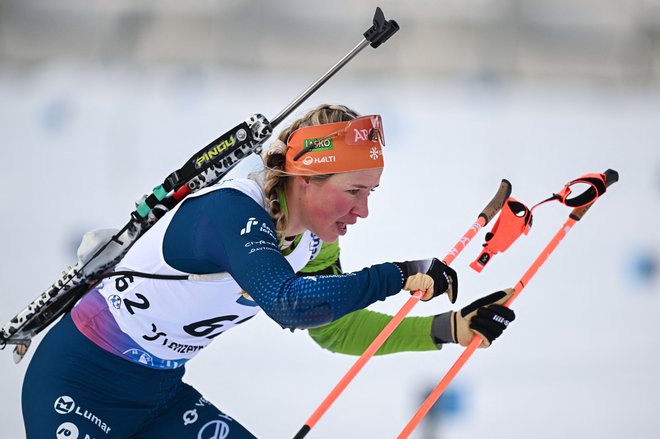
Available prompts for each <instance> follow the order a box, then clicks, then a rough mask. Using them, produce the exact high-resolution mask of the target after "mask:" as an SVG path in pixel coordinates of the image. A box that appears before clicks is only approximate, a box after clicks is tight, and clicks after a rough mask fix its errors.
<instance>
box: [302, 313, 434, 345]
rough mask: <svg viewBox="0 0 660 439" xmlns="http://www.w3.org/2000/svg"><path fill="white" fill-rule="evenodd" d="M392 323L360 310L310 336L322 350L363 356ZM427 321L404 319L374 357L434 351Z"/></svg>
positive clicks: (386, 317) (424, 319)
mask: <svg viewBox="0 0 660 439" xmlns="http://www.w3.org/2000/svg"><path fill="white" fill-rule="evenodd" d="M390 320H392V316H389V315H386V314H381V313H378V312H375V311H371V310H367V309H362V310H358V311H355V312H352V313H350V314H348V315H346V316H344V317H342V318H341V319H339V320H337V321H335V322H332V323H329V324H327V325H324V326H320V327H318V328H310V329H309V335H310V337H312V339H313V340H314V341H315V342H316V343H318V345H319V346H321V347H322V348H324V349H327V350H329V351H331V352H336V353H340V354H348V355H362V353H363V352H364V351H365V349H367V347H369V345H370V344H371V342H372V341H374V339H375V338H376V336H378V334H380V332H381V331H382V330H383V328H385V326H386V325H387V324H388V323H389V322H390ZM432 322H433V316H430V317H406V318H404V319H403V321H402V322H401V324H400V325H399V326H397V328H396V329H395V330H394V332H392V335H390V337H389V338H388V339H387V340H386V341H385V343H383V345H382V346H381V347H380V348H379V349H378V351H376V354H375V355H384V354H393V353H396V352H409V351H436V350H438V346H436V344H435V343H434V342H433V338H432V337H431V323H432Z"/></svg>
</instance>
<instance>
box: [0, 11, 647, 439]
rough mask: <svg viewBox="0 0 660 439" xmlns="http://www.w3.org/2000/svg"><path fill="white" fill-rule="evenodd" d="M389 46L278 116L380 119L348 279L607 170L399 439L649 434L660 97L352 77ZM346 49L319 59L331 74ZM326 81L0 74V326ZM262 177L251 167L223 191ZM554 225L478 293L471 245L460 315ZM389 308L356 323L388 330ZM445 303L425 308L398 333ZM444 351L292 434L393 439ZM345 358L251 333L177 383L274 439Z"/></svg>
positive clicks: (134, 73) (206, 354)
mask: <svg viewBox="0 0 660 439" xmlns="http://www.w3.org/2000/svg"><path fill="white" fill-rule="evenodd" d="M386 12H387V10H386ZM367 17H368V14H367ZM367 22H368V21H367ZM362 27H363V26H360V27H359V28H358V29H357V30H361V28H362ZM401 32H402V33H403V32H404V30H402V31H401ZM356 35H357V36H358V37H359V34H356ZM326 37H327V35H324V34H320V35H310V36H309V38H310V39H312V38H314V39H323V38H326ZM227 44H229V43H228V42H227ZM397 44H403V43H402V42H397V40H396V37H395V38H393V39H392V40H391V42H388V43H386V44H385V45H383V46H382V47H381V48H380V49H378V50H377V51H373V50H372V49H367V50H365V52H364V53H362V54H360V55H359V56H358V57H357V58H356V59H355V60H354V61H352V62H351V64H349V65H348V67H346V69H345V70H344V71H342V72H340V73H339V74H338V75H337V76H336V77H335V78H333V79H332V80H331V81H330V82H328V83H327V84H326V85H325V86H324V87H323V88H322V89H321V90H320V91H319V92H318V93H316V94H315V95H314V96H313V97H312V98H311V99H309V101H308V102H307V103H305V104H303V106H302V107H301V109H300V110H298V111H297V112H296V113H295V114H300V113H301V112H303V110H306V109H308V108H310V107H312V106H314V105H316V104H318V103H324V102H330V103H343V104H346V105H349V106H351V107H354V108H355V109H357V110H358V111H359V112H361V113H363V114H368V113H380V114H382V116H383V121H384V127H385V134H386V140H387V146H386V149H385V154H386V156H385V160H386V170H385V172H384V175H383V178H382V181H381V187H380V188H378V190H377V191H376V192H375V193H374V194H372V198H371V202H370V215H369V218H367V219H366V220H362V221H360V222H358V224H357V225H355V226H353V227H352V228H350V229H349V233H348V235H347V236H346V237H345V238H344V239H343V240H342V247H341V248H342V263H343V267H344V269H345V270H346V271H353V270H358V269H360V268H362V267H364V266H367V265H370V264H373V263H377V262H384V261H393V260H405V259H410V258H426V257H431V256H437V257H440V258H442V257H444V256H445V255H446V253H447V251H448V250H449V249H450V248H451V247H452V246H453V245H454V244H455V242H456V241H457V240H458V238H459V237H460V236H461V235H462V234H463V233H464V232H465V231H466V230H467V229H468V228H469V227H470V225H471V224H472V223H473V222H474V220H475V219H476V216H477V214H478V213H479V211H480V209H481V208H482V207H483V206H484V205H485V204H486V203H487V202H488V201H489V200H490V199H491V197H492V195H493V194H494V193H495V191H496V189H497V188H498V186H499V183H500V180H501V179H502V178H506V179H508V180H509V181H511V183H512V184H513V196H514V197H515V198H517V199H518V200H520V201H523V202H525V203H527V204H529V205H531V204H534V203H536V202H538V201H540V200H542V199H544V198H546V197H547V196H549V195H550V194H551V193H552V192H556V191H558V190H559V189H560V188H561V187H562V186H563V184H564V183H566V182H568V181H569V180H571V179H573V178H576V177H579V176H581V175H582V174H585V173H588V172H602V171H604V170H606V169H608V168H612V169H615V170H617V171H618V172H619V173H620V181H619V182H618V183H617V184H615V185H614V186H612V187H611V189H610V190H608V192H607V193H606V195H605V196H604V197H603V198H602V199H601V200H599V201H598V202H597V203H596V205H594V206H593V207H592V209H591V210H590V211H589V212H588V214H587V215H586V216H585V217H584V219H583V220H582V221H580V222H579V223H577V224H576V226H575V227H574V228H573V229H572V230H571V231H570V233H569V234H568V235H567V236H566V238H565V240H564V241H563V242H562V243H561V244H560V245H559V247H558V248H557V250H556V251H555V253H553V254H552V256H551V257H550V259H549V260H548V261H547V263H546V264H545V265H544V266H543V267H542V268H541V270H540V271H539V272H538V274H537V276H536V277H534V279H533V280H532V281H531V282H530V283H529V285H528V286H527V288H525V289H524V291H523V293H522V294H521V295H520V297H519V299H518V300H517V301H516V302H515V303H514V306H513V308H514V309H515V311H516V313H517V319H516V321H515V322H514V323H513V324H512V325H511V327H510V329H509V330H508V331H507V333H506V334H505V335H504V336H503V337H502V338H501V339H499V340H497V342H496V343H495V344H494V345H493V347H492V348H490V349H488V350H480V351H478V352H476V353H475V355H474V356H473V357H472V359H471V360H470V361H469V362H468V363H467V365H466V366H465V367H464V368H463V370H462V371H461V372H460V373H459V375H458V376H457V378H456V379H455V380H454V381H453V382H452V384H451V385H450V387H449V389H448V392H447V393H448V396H450V397H451V400H450V401H449V402H448V403H447V404H448V405H449V406H450V407H449V409H447V410H446V411H444V412H443V411H441V412H440V414H439V415H437V416H429V417H428V418H429V419H427V420H425V421H424V423H423V424H422V425H420V427H419V428H418V430H417V431H416V432H415V434H414V435H413V437H416V438H431V437H433V438H436V437H437V438H447V439H462V438H474V437H485V436H487V437H491V438H507V439H517V438H521V439H522V438H531V437H533V438H538V439H546V438H547V439H550V438H558V437H561V438H576V439H583V438H622V437H627V438H637V439H652V438H656V437H658V431H660V420H659V418H658V416H657V409H658V407H660V374H659V373H658V371H659V370H660V353H659V351H660V335H659V334H660V318H659V314H660V313H659V311H660V294H659V293H660V280H659V279H658V275H657V271H658V260H659V259H660V233H658V224H657V223H658V218H659V217H660V147H659V139H660V89H659V88H658V87H657V86H650V85H648V84H641V85H640V84H634V83H633V84H630V83H625V84H617V85H616V86H612V85H611V84H603V83H600V82H590V81H586V80H584V79H580V80H575V81H558V82H525V81H515V80H507V81H487V80H482V79H481V78H479V77H467V78H466V77H461V78H453V79H447V78H446V77H443V78H442V79H437V78H435V77H434V76H433V75H432V74H428V75H423V74H422V75H415V76H411V77H408V76H406V75H392V76H389V75H387V74H381V75H376V76H374V75H365V74H363V73H361V72H360V68H359V66H360V64H369V63H371V62H383V61H384V60H387V57H388V49H390V48H391V47H396V45H397ZM338 46H339V45H338ZM388 46H389V47H388ZM351 47H352V46H346V47H336V48H335V49H334V50H333V51H332V52H328V51H326V52H325V53H324V58H327V66H328V67H329V66H330V65H332V64H333V63H334V62H335V61H336V60H337V59H338V58H339V57H340V56H342V55H343V54H344V53H346V51H348V50H349V49H350V48H351ZM399 49H400V48H399ZM279 50H281V51H282V52H283V53H287V52H295V50H296V47H295V45H294V43H292V44H291V45H289V46H287V47H280V48H279ZM324 71H325V70H324V69H319V71H318V72H317V73H313V72H309V71H305V72H296V71H292V72H270V71H266V70H260V69H256V70H255V69H241V68H220V67H219V66H211V65H208V66H207V65H203V64H201V65H195V66H190V65H183V66H180V65H169V66H150V67H145V66H135V65H130V64H122V63H107V64H102V63H89V62H82V61H80V60H58V61H51V62H48V63H43V64H39V65H32V66H30V67H29V68H26V67H25V66H22V67H17V66H15V65H12V64H4V65H0V164H1V165H0V166H1V170H2V171H1V172H0V184H1V185H2V187H3V189H2V191H1V195H0V196H1V200H2V202H1V203H0V218H1V221H2V223H1V224H2V233H1V234H0V249H2V257H1V259H0V261H1V264H0V279H1V285H0V293H1V296H0V297H1V305H0V323H4V322H5V321H6V320H8V319H9V318H11V317H12V316H13V315H14V314H15V313H16V312H17V311H19V310H20V309H21V308H22V307H23V306H25V305H26V304H27V303H28V302H29V301H30V300H32V299H33V298H34V297H36V296H37V295H38V294H39V293H41V292H42V291H43V290H44V289H46V287H47V286H48V285H50V283H51V282H52V281H54V280H55V279H56V278H57V277H58V275H59V272H60V271H61V270H62V269H64V268H65V267H66V266H68V265H69V264H71V263H73V262H74V261H75V249H76V247H77V244H78V241H79V239H80V237H81V235H82V233H83V232H84V231H86V230H89V229H93V228H100V227H119V226H122V225H123V224H124V223H125V222H126V221H127V220H128V215H129V213H130V211H131V210H132V209H133V200H135V199H137V198H138V197H139V196H140V195H142V194H143V193H145V192H148V191H150V190H151V188H153V187H154V186H156V185H158V184H160V182H161V181H162V179H163V178H164V177H165V176H166V175H167V174H169V172H171V171H172V170H174V169H175V168H178V167H179V166H180V165H181V164H183V162H184V161H185V160H186V159H187V158H188V157H189V156H190V155H192V154H193V153H194V152H196V151H197V150H198V149H200V148H201V147H202V146H204V145H206V144H207V143H208V142H209V141H211V140H213V139H214V138H216V137H217V136H218V135H220V134H222V133H223V132H224V131H225V130H226V129H228V128H231V127H232V126H234V125H236V124H237V123H238V122H240V121H241V120H243V119H244V118H245V117H247V116H248V115H250V114H252V113H255V112H259V113H263V114H264V115H266V116H267V117H270V118H272V117H273V116H274V115H275V114H276V113H278V112H279V110H280V109H282V108H283V107H284V106H285V105H286V104H287V103H289V102H290V101H291V100H292V99H293V98H294V97H295V96H297V95H298V94H299V93H300V92H301V91H302V90H303V89H304V88H306V86H308V85H309V84H310V83H311V82H312V81H314V80H315V79H316V78H317V76H318V75H320V74H321V73H323V72H324ZM292 119H293V117H291V118H289V120H292ZM259 165H260V163H259V161H258V160H257V159H256V158H255V157H252V158H250V159H248V160H246V161H245V162H244V163H242V164H241V166H240V167H239V168H238V169H237V170H236V171H235V172H234V173H233V174H232V175H233V176H241V175H245V174H247V173H248V172H249V171H251V170H254V169H257V168H258V167H259ZM569 212H570V209H568V208H566V207H564V206H561V205H560V204H558V203H553V204H548V205H544V206H542V207H540V208H539V209H537V210H536V211H535V218H534V225H533V228H532V231H531V233H530V234H529V236H526V237H522V238H521V239H520V240H519V241H518V242H516V243H515V244H514V245H513V246H512V247H511V248H510V249H509V250H508V251H507V252H506V253H505V254H503V255H498V256H496V257H495V258H494V259H493V260H492V262H491V263H490V264H489V266H488V267H487V268H486V269H485V270H484V271H483V272H482V273H481V274H477V273H475V272H474V271H472V270H471V269H470V268H469V267H468V264H469V263H470V262H471V261H472V260H474V258H475V257H476V256H477V255H478V253H479V249H480V248H481V247H480V246H481V243H482V242H483V236H484V233H483V232H481V233H480V234H479V235H477V237H476V238H475V241H474V242H473V243H472V244H470V246H468V248H467V249H466V250H465V251H464V252H463V254H461V255H460V257H459V258H457V260H456V261H455V263H454V267H455V268H456V269H457V270H458V272H459V276H460V287H461V288H460V296H459V301H458V304H457V305H460V306H463V305H466V304H467V303H469V302H471V301H472V300H474V299H476V298H478V297H480V296H482V295H484V294H486V293H490V292H492V291H495V290H496V289H500V288H504V287H509V286H513V285H514V284H515V283H516V282H517V280H518V279H519V278H520V277H521V276H522V274H523V273H524V271H525V270H526V269H527V268H528V266H529V265H530V263H531V262H532V260H533V259H534V258H535V257H536V255H537V254H538V253H539V252H540V251H541V249H542V248H543V247H544V246H545V245H546V244H547V242H548V241H549V239H550V238H551V236H552V235H553V234H554V233H555V232H556V231H557V230H559V228H560V227H561V225H562V224H563V222H564V221H565V220H566V219H567V217H568V213H569ZM228 214H231V212H228ZM488 229H489V228H488ZM654 264H655V268H653V267H654ZM406 299H407V294H406V293H402V294H400V295H399V296H395V297H392V298H390V299H388V300H387V301H385V302H382V303H378V304H375V305H374V306H372V307H371V308H372V309H375V310H379V311H382V312H388V313H395V312H396V311H397V310H398V309H399V308H400V307H401V306H402V305H403V303H404V302H405V300H406ZM449 306H450V304H449V303H448V301H447V300H446V299H445V298H444V297H440V298H438V299H435V300H433V301H431V302H428V303H420V304H418V305H417V306H416V307H415V309H414V310H413V312H412V314H414V315H432V314H435V313H439V312H443V311H445V310H447V309H449ZM39 338H40V337H39ZM61 348H62V350H63V351H65V350H66V349H67V347H66V346H62V347H61ZM33 351H34V347H33V348H32V349H31V352H30V354H29V355H28V356H27V358H26V359H25V360H24V361H23V362H22V363H20V364H19V365H14V364H13V362H12V356H11V350H10V349H6V350H5V351H3V352H1V353H0V376H2V379H1V380H0V382H1V384H0V395H1V396H0V438H9V439H11V438H20V437H23V436H24V430H23V426H22V421H21V412H20V389H21V383H22V379H23V375H24V372H25V368H26V366H27V364H28V361H29V358H30V355H31V353H32V352H33ZM460 353H461V348H459V347H457V346H449V347H447V348H446V349H444V350H442V351H438V352H422V353H402V354H395V355H391V356H387V357H377V358H374V359H372V360H371V361H369V363H368V364H367V365H366V367H365V368H364V369H363V371H362V372H361V373H360V374H359V375H358V376H357V378H356V379H355V380H354V381H353V383H352V384H351V385H350V386H349V387H348V388H347V390H346V391H345V392H344V393H343V394H342V396H340V398H339V399H338V400H337V402H336V403H335V404H334V405H333V406H332V407H331V409H330V410H329V411H328V412H327V414H326V415H325V416H324V417H323V418H322V419H321V420H320V421H319V422H318V424H317V425H316V426H315V427H314V429H313V430H312V432H311V433H310V434H309V435H308V437H310V438H339V437H346V438H358V437H359V438H389V437H396V435H397V434H398V433H399V432H400V431H401V429H402V428H403V427H404V426H405V424H406V423H407V422H408V420H409V419H410V417H411V416H412V415H413V414H414V413H415V411H416V410H417V408H418V407H419V405H420V404H421V402H422V401H423V399H424V398H425V397H426V395H427V394H428V393H429V392H430V390H431V389H432V388H433V387H434V386H435V385H436V384H437V383H438V381H439V380H440V378H441V377H442V376H443V375H444V373H445V372H446V371H447V370H448V369H449V367H450V366H451V365H452V364H453V362H454V361H455V360H456V359H457V358H458V356H459V355H460ZM355 359H356V358H355V357H348V356H342V355H338V354H331V353H329V352H327V351H324V350H322V349H321V348H319V347H318V346H317V345H316V344H315V343H314V342H313V341H312V340H311V339H310V338H309V337H308V336H307V334H306V332H305V331H296V332H294V333H291V332H289V331H285V330H282V329H280V328H279V326H278V325H277V324H275V323H274V322H272V321H271V320H269V319H268V318H267V317H266V316H265V315H263V314H261V315H259V316H258V317H257V318H254V319H253V320H252V321H250V323H249V324H245V325H242V326H240V327H238V328H236V329H234V330H232V331H230V332H228V333H226V334H224V335H222V336H220V337H218V338H217V339H216V341H215V343H213V344H212V345H211V346H210V347H209V348H208V349H206V350H204V351H203V352H202V353H201V354H200V355H198V357H197V358H196V359H195V360H194V361H192V362H190V363H189V366H188V367H187V373H186V381H187V382H189V383H190V384H192V385H194V386H196V387H197V388H198V389H199V390H200V391H201V392H202V393H203V394H204V395H205V397H206V398H207V399H209V400H211V401H212V402H214V403H215V404H216V405H217V406H218V407H219V408H220V409H222V410H224V411H225V412H227V413H228V414H230V415H231V416H233V417H235V418H237V419H238V420H240V421H241V422H242V423H243V424H244V425H245V426H246V427H247V428H248V429H250V430H251V431H252V432H253V433H254V434H256V435H257V436H258V437H260V438H284V437H292V436H293V435H294V434H295V433H296V432H297V431H298V429H299V428H300V427H301V426H302V425H303V424H304V422H305V421H306V420H307V418H308V417H309V416H310V415H311V413H312V412H313V410H314V409H315V408H316V407H317V405H318V404H319V403H320V402H321V401H322V400H323V398H324V397H325V396H326V395H327V393H328V392H329V391H330V390H331V389H332V387H333V386H334V385H335V384H336V383H337V381H338V380H339V379H340V378H341V377H342V376H343V375H344V373H345V372H346V371H347V370H348V369H349V368H350V366H351V365H352V364H353V362H354V361H355Z"/></svg>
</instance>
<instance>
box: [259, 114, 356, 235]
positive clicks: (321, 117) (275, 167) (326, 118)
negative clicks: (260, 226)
mask: <svg viewBox="0 0 660 439" xmlns="http://www.w3.org/2000/svg"><path fill="white" fill-rule="evenodd" d="M357 117H359V115H358V114H357V113H356V112H355V111H353V110H351V109H350V108H348V107H345V106H343V105H327V104H324V105H320V106H318V107H316V108H314V109H312V110H311V111H309V112H308V113H307V114H305V115H304V116H303V117H301V118H300V119H297V120H295V121H294V122H293V123H292V124H291V125H289V126H288V127H287V128H285V129H284V130H282V131H281V132H280V134H279V135H278V136H277V139H276V140H275V141H274V142H273V143H271V144H270V146H269V147H268V149H267V150H265V151H264V153H263V154H262V158H263V161H264V166H265V170H264V172H265V176H264V193H265V196H266V200H267V208H268V213H269V214H270V217H271V218H272V219H273V222H274V223H275V229H276V232H277V236H278V238H280V239H282V238H283V237H284V232H285V231H286V227H287V225H288V218H287V215H286V214H285V212H284V209H282V206H281V204H280V201H279V199H278V196H279V193H280V192H283V191H284V188H285V186H286V183H287V181H288V179H289V175H287V174H286V172H285V171H284V163H285V159H286V141H287V140H288V138H289V136H290V135H291V133H292V132H294V131H295V130H297V129H298V128H303V127H308V126H313V125H323V124H326V123H335V122H346V121H349V120H353V119H355V118H357ZM311 178H312V179H323V178H328V176H327V175H317V176H314V177H311Z"/></svg>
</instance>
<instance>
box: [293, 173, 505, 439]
mask: <svg viewBox="0 0 660 439" xmlns="http://www.w3.org/2000/svg"><path fill="white" fill-rule="evenodd" d="M510 194H511V183H509V181H508V180H506V179H504V180H502V182H501V184H500V187H499V189H498V190H497V193H496V194H495V196H494V197H493V199H492V200H490V202H489V203H488V204H487V205H486V207H485V208H484V209H483V210H482V211H481V213H480V214H479V216H478V218H477V221H476V222H475V223H474V224H473V225H472V227H470V228H469V229H468V231H467V232H465V234H464V235H463V236H462V237H461V239H459V240H458V242H457V243H456V244H455V245H454V247H452V249H451V250H450V251H449V253H448V254H447V256H445V258H444V259H443V262H444V263H445V264H447V265H449V264H450V263H451V262H452V261H453V260H454V259H455V258H456V256H458V255H459V254H460V253H461V252H462V251H463V249H464V248H465V247H466V246H467V244H468V243H469V242H470V241H471V240H472V238H473V237H474V236H475V235H476V234H477V232H479V230H481V228H483V227H484V226H485V225H486V224H488V222H489V221H490V220H491V219H492V218H493V217H494V216H495V215H497V212H499V210H500V209H501V208H502V206H503V205H504V202H505V201H506V199H507V198H509V195H510ZM422 296H423V292H422V291H415V293H414V294H413V295H412V296H411V297H410V298H409V299H408V300H407V301H406V303H405V304H404V305H403V306H402V307H401V309H400V310H399V311H398V312H397V313H396V314H395V315H394V317H392V319H391V320H390V321H389V322H388V324H387V325H386V326H385V328H383V330H382V331H381V332H380V333H379V334H378V335H377V336H376V338H375V339H374V341H372V342H371V344H370V345H369V346H368V347H367V349H366V350H365V351H364V352H363V353H362V355H360V358H358V359H357V361H356V362H355V363H354V364H353V366H351V368H350V369H349V370H348V372H346V374H345V375H344V376H343V377H342V379H341V380H339V382H338V383H337V385H336V386H335V387H334V388H333V389H332V390H331V391H330V393H329V394H328V396H326V397H325V399H324V400H323V402H321V404H320V405H319V406H318V408H317V409H316V410H315V411H314V413H312V415H311V416H310V417H309V419H308V420H307V422H305V425H303V426H302V427H301V428H300V430H299V431H298V433H296V435H295V436H294V439H302V438H304V437H305V436H306V435H307V433H309V431H310V430H311V429H312V428H313V427H314V425H316V423H317V422H318V421H319V419H321V417H322V416H323V415H324V414H325V412H326V411H327V410H328V409H329V408H330V406H331V405H332V404H333V403H334V402H335V401H336V400H337V398H338V397H339V395H341V393H342V392H343V391H344V389H346V387H348V385H349V384H350V383H351V381H352V380H353V378H355V376H356V375H357V374H358V373H359V372H360V370H362V368H363V367H364V365H365V364H366V363H367V361H369V360H370V359H371V357H373V356H374V354H375V353H376V352H377V351H378V349H379V348H380V347H381V346H382V345H383V343H385V341H386V340H387V339H388V337H389V336H390V335H391V334H392V332H394V330H395V329H396V328H397V327H398V326H399V324H400V323H401V322H402V321H403V319H404V318H405V317H406V315H408V313H409V312H410V310H411V309H413V307H414V306H415V305H416V304H417V303H418V302H419V300H420V299H421V298H422Z"/></svg>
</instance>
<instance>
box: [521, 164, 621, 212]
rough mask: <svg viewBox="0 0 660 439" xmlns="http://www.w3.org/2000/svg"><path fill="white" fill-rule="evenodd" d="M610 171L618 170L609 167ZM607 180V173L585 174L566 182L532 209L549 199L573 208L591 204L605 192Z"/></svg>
mask: <svg viewBox="0 0 660 439" xmlns="http://www.w3.org/2000/svg"><path fill="white" fill-rule="evenodd" d="M610 171H611V172H616V171H612V170H609V169H608V170H607V171H605V172H610ZM605 180H606V175H605V173H603V174H596V173H592V174H585V175H583V176H582V177H580V178H576V179H575V180H573V181H571V182H569V183H566V184H565V185H564V187H563V188H562V189H561V190H560V191H559V192H557V193H556V194H552V196H551V197H550V198H548V199H545V200H543V201H541V202H540V203H538V204H536V205H535V206H534V207H532V210H534V209H536V208H537V207H538V206H540V205H541V204H545V203H547V202H549V201H555V200H557V201H559V202H560V203H562V204H563V205H565V206H568V207H573V208H578V207H582V206H586V205H588V204H591V203H593V202H594V201H596V199H597V198H598V197H600V196H601V195H603V194H604V193H605V190H606V189H607V184H606V182H605ZM574 191H579V192H578V193H574Z"/></svg>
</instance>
